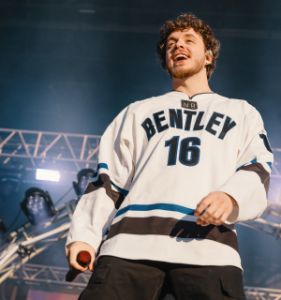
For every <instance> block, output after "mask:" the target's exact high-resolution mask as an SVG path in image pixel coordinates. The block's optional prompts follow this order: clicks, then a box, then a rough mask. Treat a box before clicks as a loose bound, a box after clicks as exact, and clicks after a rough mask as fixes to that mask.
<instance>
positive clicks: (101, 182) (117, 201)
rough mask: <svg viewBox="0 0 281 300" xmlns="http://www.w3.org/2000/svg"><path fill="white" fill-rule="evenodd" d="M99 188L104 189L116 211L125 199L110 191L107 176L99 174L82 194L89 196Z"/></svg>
mask: <svg viewBox="0 0 281 300" xmlns="http://www.w3.org/2000/svg"><path fill="white" fill-rule="evenodd" d="M99 188H104V189H105V191H106V194H107V196H108V197H109V198H111V199H112V201H113V202H114V205H115V208H116V209H118V208H119V207H120V205H121V204H122V202H123V201H124V199H125V197H124V195H123V194H122V193H118V192H116V191H114V190H112V188H111V182H110V178H109V176H108V175H107V174H100V175H99V177H98V180H97V181H95V182H90V183H89V185H88V186H87V189H86V191H85V192H84V194H89V193H91V192H93V191H96V190H97V189H99Z"/></svg>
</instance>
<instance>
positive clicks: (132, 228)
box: [107, 217, 238, 252]
mask: <svg viewBox="0 0 281 300" xmlns="http://www.w3.org/2000/svg"><path fill="white" fill-rule="evenodd" d="M121 233H127V234H136V235H145V234H153V235H166V236H170V237H175V238H176V237H178V238H191V239H208V240H212V241H215V242H218V243H222V244H224V245H228V246H230V247H232V248H233V249H235V250H236V251H237V252H238V242H237V236H236V233H235V232H233V231H232V230H229V229H228V228H226V227H225V226H223V225H221V226H215V225H208V226H204V227H203V226H200V225H197V224H196V223H195V222H191V221H183V220H178V219H174V218H161V217H147V218H130V217H125V218H123V219H122V220H121V221H119V222H117V223H115V224H113V225H111V227H110V230H109V233H108V236H107V239H110V238H112V237H114V236H116V235H117V234H121Z"/></svg>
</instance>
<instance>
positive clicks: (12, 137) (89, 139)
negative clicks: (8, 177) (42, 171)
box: [0, 128, 100, 174]
mask: <svg viewBox="0 0 281 300" xmlns="http://www.w3.org/2000/svg"><path fill="white" fill-rule="evenodd" d="M99 143H100V136H98V135H87V134H73V133H58V132H46V131H34V130H20V129H4V128H0V165H1V164H2V167H4V168H6V169H10V168H13V169H15V167H16V168H17V169H19V170H20V169H23V168H24V169H26V170H35V169H36V168H40V167H44V166H46V167H47V168H50V167H52V166H55V167H56V168H59V169H60V170H61V171H66V172H74V173H75V174H76V173H77V171H79V170H81V169H82V168H95V167H96V164H97V154H98V150H99Z"/></svg>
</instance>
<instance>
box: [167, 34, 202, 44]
mask: <svg viewBox="0 0 281 300" xmlns="http://www.w3.org/2000/svg"><path fill="white" fill-rule="evenodd" d="M185 37H193V38H195V39H197V38H196V36H195V35H194V34H192V33H185ZM170 40H176V38H174V37H173V36H172V37H170V38H168V40H167V42H168V41H170Z"/></svg>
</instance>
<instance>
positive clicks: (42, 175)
mask: <svg viewBox="0 0 281 300" xmlns="http://www.w3.org/2000/svg"><path fill="white" fill-rule="evenodd" d="M36 179H37V180H48V181H56V182H59V181H60V172H59V171H56V170H46V169H36Z"/></svg>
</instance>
